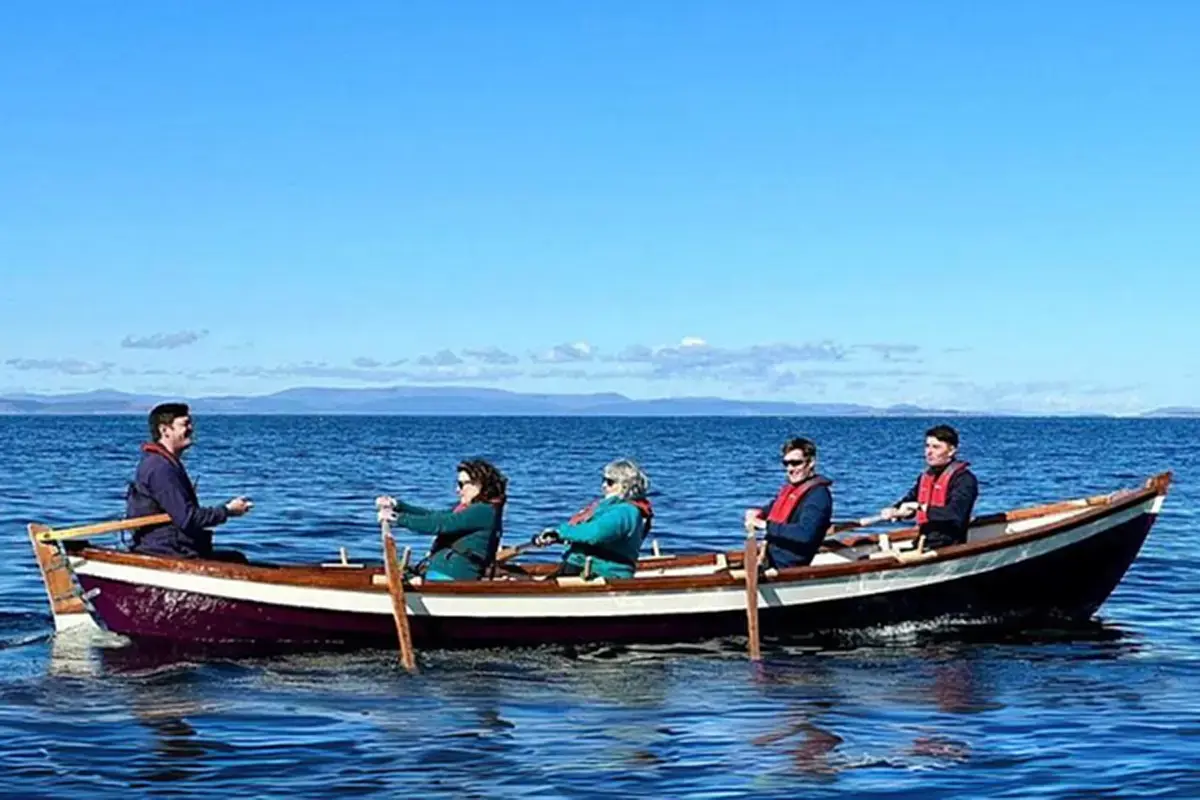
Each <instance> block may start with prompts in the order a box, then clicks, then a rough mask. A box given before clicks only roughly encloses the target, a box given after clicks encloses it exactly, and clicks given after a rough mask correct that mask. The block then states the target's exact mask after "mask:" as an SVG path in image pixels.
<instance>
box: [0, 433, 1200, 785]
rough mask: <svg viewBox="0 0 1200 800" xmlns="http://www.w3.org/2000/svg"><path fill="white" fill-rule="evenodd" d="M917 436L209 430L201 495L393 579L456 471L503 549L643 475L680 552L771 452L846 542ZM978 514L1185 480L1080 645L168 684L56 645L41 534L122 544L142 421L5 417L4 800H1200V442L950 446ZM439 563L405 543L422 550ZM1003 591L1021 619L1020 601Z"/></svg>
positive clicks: (119, 662)
mask: <svg viewBox="0 0 1200 800" xmlns="http://www.w3.org/2000/svg"><path fill="white" fill-rule="evenodd" d="M932 422H934V421H933V420H923V419H891V418H889V419H829V418H822V419H808V420H800V419H769V418H768V419H764V418H744V419H743V418H722V419H714V418H669V419H666V418H664V419H627V418H480V417H471V418H441V417H434V418H429V417H418V418H412V417H389V418H365V417H209V418H200V419H199V420H197V434H198V436H197V445H196V447H195V448H193V450H191V451H189V453H188V457H187V458H188V464H189V469H190V471H191V473H192V476H193V477H194V478H196V479H198V482H199V490H200V495H201V498H202V499H203V500H204V501H205V502H208V503H216V502H223V501H224V500H226V499H228V498H229V497H231V496H233V495H235V494H240V493H246V494H249V495H250V496H252V497H253V498H254V501H255V503H256V507H255V509H254V511H253V512H252V513H251V514H250V515H248V516H246V517H244V518H242V519H239V520H235V521H233V522H231V523H230V524H228V525H226V526H224V527H223V528H221V529H219V531H218V541H219V542H220V543H221V544H222V545H229V546H237V547H239V548H241V549H243V550H245V551H246V552H248V553H249V554H250V555H251V556H252V557H261V558H269V559H271V560H274V561H316V560H331V559H333V558H335V557H336V554H337V551H338V548H339V547H346V548H347V549H348V550H349V552H350V555H351V557H353V558H359V559H375V560H377V559H378V558H379V553H378V541H379V539H378V529H377V527H376V526H375V522H374V509H373V502H372V501H373V498H374V497H375V496H376V495H377V494H380V493H384V492H386V493H390V494H394V495H398V496H401V497H403V498H405V499H406V500H409V501H411V502H416V503H422V504H428V505H440V504H445V505H449V504H451V503H452V502H453V488H454V475H455V473H454V466H455V463H456V462H457V461H458V460H459V459H460V458H462V457H464V456H470V455H482V456H484V457H487V458H490V459H492V460H494V461H495V462H496V463H497V464H499V465H500V466H501V467H502V468H503V469H504V470H505V471H506V472H507V474H508V475H509V478H510V492H511V501H510V503H509V506H508V510H507V516H506V527H507V535H506V541H508V542H510V543H516V542H519V541H522V540H525V539H527V538H528V536H529V535H530V534H531V533H532V532H534V531H536V530H538V529H540V528H541V527H543V526H545V525H547V524H552V523H555V522H559V521H561V520H563V519H564V518H565V517H566V516H568V515H570V514H571V513H572V512H574V511H575V510H577V509H578V508H579V507H580V506H581V505H583V503H584V502H585V501H587V500H588V499H590V497H591V496H592V495H593V494H594V493H596V492H597V491H598V484H599V478H600V474H601V469H602V467H603V465H604V463H605V462H606V461H608V460H609V459H611V458H614V457H619V456H632V457H634V458H636V459H638V460H639V461H640V462H641V463H642V464H643V465H644V466H645V468H646V469H647V471H648V472H649V474H650V476H651V480H652V488H653V490H654V491H655V492H656V493H657V494H656V497H655V505H656V511H657V517H656V536H657V538H658V540H659V543H660V544H661V546H662V548H663V550H664V551H666V552H678V551H681V550H694V549H714V550H715V549H730V548H735V547H738V546H739V545H740V542H741V529H740V517H741V509H742V508H744V507H745V506H747V505H750V504H761V503H762V502H764V501H766V500H767V499H768V498H769V497H770V496H772V494H773V492H774V490H775V488H776V487H777V484H778V483H779V481H780V479H781V476H780V474H779V467H778V450H777V448H778V445H779V443H780V442H781V441H782V440H783V439H784V438H786V437H788V436H790V435H793V434H800V435H806V436H809V437H811V438H813V439H815V440H816V441H817V443H818V445H819V447H820V448H821V453H820V460H821V469H822V471H823V472H825V473H826V474H827V475H829V476H830V477H832V478H833V479H834V480H835V496H836V516H837V517H838V518H851V517H858V516H862V515H865V514H868V513H871V512H874V511H875V510H877V509H878V508H880V507H881V506H882V505H884V504H886V503H890V502H892V501H894V500H895V499H896V498H897V497H898V496H899V495H900V494H901V493H903V492H904V491H905V490H906V489H907V488H908V487H909V486H910V485H911V483H912V481H913V479H914V478H915V476H916V474H917V472H918V471H919V469H920V468H921V446H922V441H923V437H922V434H923V431H924V429H925V428H926V427H927V426H928V425H929V424H931V423H932ZM955 424H956V425H957V426H958V427H959V429H960V431H961V433H962V435H963V440H964V443H963V448H962V455H963V456H964V457H966V458H967V459H968V460H969V461H971V462H972V465H973V468H974V469H975V471H976V473H977V474H978V476H979V478H980V484H981V498H980V501H979V504H978V506H977V507H976V511H977V513H986V512H988V511H997V510H1002V509H1005V508H1009V507H1013V506H1017V505H1023V504H1031V503H1037V502H1043V501H1051V500H1057V499H1065V498H1067V497H1073V496H1080V495H1085V494H1095V493H1100V492H1106V491H1110V490H1112V489H1116V488H1120V487H1125V486H1133V485H1136V484H1138V483H1140V482H1141V481H1142V480H1143V479H1144V478H1146V477H1148V476H1149V475H1151V474H1153V473H1156V472H1158V471H1161V470H1163V469H1167V468H1170V469H1173V470H1174V471H1175V475H1176V481H1175V483H1174V485H1173V486H1172V490H1171V493H1170V495H1169V496H1168V498H1167V502H1166V505H1165V508H1164V510H1163V513H1162V515H1161V517H1160V519H1159V521H1158V522H1157V523H1156V525H1155V527H1154V530H1153V531H1152V533H1151V535H1150V538H1149V540H1148V542H1147V544H1146V546H1145V548H1144V549H1143V551H1142V554H1141V556H1140V557H1139V558H1138V560H1137V561H1136V562H1135V564H1134V565H1133V568H1132V569H1131V570H1130V572H1129V574H1128V575H1127V576H1126V577H1125V580H1124V581H1123V582H1122V583H1121V585H1120V586H1119V587H1118V588H1117V591H1116V592H1115V594H1114V595H1113V596H1112V598H1110V600H1109V601H1108V602H1107V603H1106V604H1105V605H1104V606H1103V607H1102V608H1101V610H1100V613H1099V615H1098V617H1097V619H1096V621H1095V622H1094V623H1093V624H1091V625H1084V626H1079V627H1077V628H1072V629H1070V630H1065V631H1022V632H1007V633H1003V634H1000V633H996V634H990V635H987V636H982V637H980V636H972V637H969V638H965V637H957V638H954V637H945V636H938V635H932V634H928V633H925V634H919V633H915V632H912V631H905V630H896V631H892V632H887V633H884V634H880V635H879V636H877V637H874V638H872V639H869V640H865V641H855V642H841V643H836V644H834V643H828V642H825V643H816V642H814V643H791V644H788V645H786V646H775V647H769V648H768V649H767V651H766V653H765V660H764V661H763V662H762V663H761V664H758V665H755V664H751V663H750V662H748V661H747V660H746V658H745V656H744V642H739V641H736V640H730V641H717V642H708V643H700V644H696V645H689V646H678V647H653V648H651V647H633V648H613V647H604V646H596V647H593V648H577V649H570V650H567V649H561V648H544V649H534V650H487V651H476V652H437V651H434V652H422V653H421V654H420V661H421V665H422V671H421V673H420V674H419V675H416V676H409V675H407V674H405V673H403V672H402V671H401V670H400V669H399V668H398V666H397V663H396V657H395V653H393V652H390V651H362V652H356V653H351V654H320V653H317V654H305V655H289V656H277V657H263V658H255V659H241V660H225V659H211V660H200V659H197V660H191V661H170V660H165V659H163V658H162V657H152V656H149V655H148V654H146V653H144V652H140V651H139V650H138V649H137V648H136V647H134V648H130V647H120V646H116V645H117V643H114V642H105V641H103V640H102V641H100V642H98V643H95V644H91V643H87V642H80V641H77V640H75V639H73V638H72V637H66V636H64V637H57V638H56V637H55V636H54V635H53V633H52V624H51V620H50V616H49V611H48V608H47V605H46V597H45V592H44V590H43V588H42V585H41V582H40V578H39V576H38V574H37V571H36V568H35V566H34V562H33V559H32V555H31V553H30V552H29V546H28V541H27V539H26V535H25V531H24V526H25V524H26V523H27V522H29V521H35V520H36V521H41V522H46V523H50V524H53V525H67V524H71V523H82V522H88V521H98V520H106V519H111V518H115V517H118V516H120V514H121V511H122V495H123V490H124V485H125V482H126V481H127V480H128V478H129V476H130V474H131V473H132V470H133V467H134V465H135V463H136V461H137V445H138V443H139V442H140V441H141V439H142V438H143V435H144V423H143V421H142V420H141V419H139V418H134V417H0V548H2V549H0V553H2V555H3V556H4V559H3V564H4V565H5V569H4V572H3V574H2V575H0V775H2V776H3V780H2V782H0V789H2V791H3V792H4V793H5V794H7V795H13V796H23V797H30V796H50V795H55V796H61V795H64V794H74V795H80V796H87V797H106V796H116V795H122V796H133V795H153V796H159V795H179V796H208V797H222V798H223V797H229V796H235V795H236V796H244V795H255V796H264V795H266V796H277V795H293V796H303V797H324V796H341V795H344V794H357V795H376V796H399V795H401V794H405V795H409V796H417V797H433V796H447V797H546V798H550V797H626V796H657V797H704V798H719V797H740V796H755V797H824V796H832V795H840V794H849V795H853V796H861V797H906V796H913V797H916V796H920V797H1020V798H1026V797H1096V796H1120V797H1200V766H1198V765H1197V761H1198V759H1197V756H1198V755H1200V697H1198V695H1200V625H1198V624H1197V623H1198V622H1200V619H1198V613H1197V612H1198V611H1200V591H1198V586H1200V548H1197V546H1196V537H1197V535H1200V524H1198V517H1197V509H1198V508H1200V484H1197V482H1196V476H1197V474H1198V473H1200V446H1198V445H1197V442H1198V441H1200V420H1149V419H1147V420H1115V419H998V418H980V419H962V420H958V421H957V422H956V423H955ZM407 543H408V544H412V545H413V546H414V549H418V550H420V549H421V548H422V544H423V543H422V542H421V541H419V540H418V539H416V538H415V537H414V538H412V539H410V540H408V541H407ZM1022 588H1023V587H1021V586H1013V587H1012V591H1013V592H1020V591H1022Z"/></svg>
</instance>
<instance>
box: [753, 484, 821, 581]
mask: <svg viewBox="0 0 1200 800" xmlns="http://www.w3.org/2000/svg"><path fill="white" fill-rule="evenodd" d="M770 512H771V503H767V504H766V505H765V506H763V507H762V516H763V519H766V518H767V515H768V514H769V513H770ZM832 519H833V493H832V492H830V491H829V487H828V486H814V487H813V488H812V489H809V490H808V493H807V494H805V495H804V499H803V500H801V501H800V503H799V504H798V505H797V506H796V507H795V508H794V509H792V513H791V515H790V516H789V517H788V521H787V522H786V523H781V522H768V523H767V563H768V564H769V565H770V566H772V567H775V568H776V569H783V568H784V567H803V566H805V565H807V564H810V563H812V560H813V556H815V555H816V554H817V551H818V550H820V549H821V542H823V541H824V540H825V534H826V533H827V532H828V531H829V523H830V521H831V520H832Z"/></svg>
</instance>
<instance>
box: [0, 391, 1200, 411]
mask: <svg viewBox="0 0 1200 800" xmlns="http://www.w3.org/2000/svg"><path fill="white" fill-rule="evenodd" d="M180 399H182V400H184V401H185V402H187V403H188V404H190V405H191V407H192V409H193V410H194V411H195V412H196V413H199V414H379V415H388V414H399V415H403V414H407V415H425V416H429V415H440V416H643V417H652V416H664V417H689V416H690V417H696V416H724V417H771V416H788V417H954V416H986V415H987V413H986V412H978V411H956V410H953V409H945V408H923V407H921V406H914V405H893V406H887V407H882V408H881V407H876V406H866V405H858V404H855V403H788V402H780V401H769V400H728V399H724V398H720V397H669V398H659V399H653V400H635V399H632V398H629V397H625V396H624V395H620V394H615V393H611V392H610V393H601V394H530V393H521V392H509V391H505V390H503V389H479V388H470V387H457V386H455V387H447V386H433V387H430V386H395V387H389V388H368V389H322V388H299V389H287V390H285V391H282V392H276V393H275V394H268V395H257V396H240V395H228V396H219V397H196V398H179V397H173V396H172V397H167V396H160V395H144V394H127V393H125V392H117V391H112V390H109V389H101V390H98V391H94V392H82V393H77V394H59V395H38V394H14V395H4V396H0V414H145V413H146V412H147V411H148V410H149V409H150V408H151V407H153V406H154V405H155V404H156V403H160V402H164V401H167V400H180ZM1140 416H1143V417H1200V408H1195V407H1187V406H1167V407H1163V408H1157V409H1154V410H1153V411H1147V412H1145V413H1143V414H1141V415H1140Z"/></svg>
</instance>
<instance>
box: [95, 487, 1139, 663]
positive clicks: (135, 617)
mask: <svg viewBox="0 0 1200 800" xmlns="http://www.w3.org/2000/svg"><path fill="white" fill-rule="evenodd" d="M1160 504H1161V499H1159V500H1158V501H1157V502H1152V501H1151V500H1146V501H1145V502H1142V503H1138V504H1135V505H1133V506H1131V507H1129V508H1127V509H1125V510H1124V511H1122V512H1120V513H1113V514H1110V515H1108V516H1105V517H1102V518H1099V519H1093V520H1091V521H1080V522H1079V523H1078V524H1074V525H1066V526H1061V530H1058V531H1056V532H1055V533H1053V534H1052V535H1048V536H1043V537H1040V538H1037V539H1034V540H1031V541H1029V542H1022V543H1018V544H1013V545H1006V546H1004V547H993V548H990V549H985V550H983V551H982V552H977V553H972V554H967V555H962V556H959V557H953V558H950V557H947V558H937V557H936V556H934V557H932V558H931V559H930V560H929V561H928V562H927V563H921V562H916V563H907V564H903V565H899V566H894V567H893V568H890V569H882V570H881V569H878V568H875V567H874V566H873V565H872V564H871V563H868V562H860V565H859V567H858V569H860V571H859V572H857V573H853V574H848V575H841V576H837V577H833V578H828V579H823V578H816V577H808V576H802V577H801V578H798V579H796V580H777V581H771V580H764V581H763V582H762V583H760V587H759V588H760V596H759V617H760V625H761V628H762V632H763V634H764V636H767V637H773V638H775V637H777V638H787V637H790V636H803V635H806V634H813V633H820V632H829V631H847V630H859V629H871V628H879V627H884V626H896V625H905V624H909V623H918V624H919V623H938V622H945V623H948V624H972V625H979V624H991V625H1024V624H1039V623H1042V622H1046V621H1053V620H1082V619H1087V618H1089V617H1091V616H1092V615H1093V614H1094V613H1095V612H1096V610H1097V609H1098V608H1099V607H1100V605H1101V604H1102V603H1103V602H1104V601H1105V599H1106V598H1107V597H1108V596H1109V595H1110V593H1111V592H1112V591H1113V589H1114V588H1115V587H1116V586H1117V584H1118V583H1119V581H1120V580H1121V578H1122V577H1123V575H1124V574H1125V572H1126V570H1127V569H1128V567H1129V566H1130V564H1131V563H1132V562H1133V560H1134V558H1135V557H1136V556H1137V554H1138V552H1139V550H1140V548H1141V546H1142V544H1143V542H1144V541H1145V539H1146V536H1147V534H1148V532H1149V530H1150V528H1151V525H1152V524H1153V522H1154V519H1155V518H1156V513H1157V510H1158V506H1159V505H1160ZM135 572H136V570H133V571H131V570H128V569H126V570H125V571H124V572H122V571H121V569H118V568H116V567H112V566H111V565H110V566H109V567H108V568H105V569H100V568H98V567H95V566H91V568H89V564H88V563H87V562H86V561H85V562H84V563H83V564H81V565H80V566H79V567H78V568H77V569H76V576H77V579H78V580H79V582H80V584H81V586H82V588H83V589H84V592H85V597H87V598H89V602H90V606H91V610H92V613H93V614H94V616H95V617H96V618H97V620H98V621H99V622H100V623H101V624H102V625H103V626H104V627H105V628H107V629H109V630H111V631H114V632H116V633H120V634H123V635H126V636H129V637H133V638H135V639H141V640H152V641H156V642H160V643H162V642H179V643H182V642H191V643H208V644H239V645H256V646H261V647H285V648H292V647H320V646H337V645H342V646H385V647H392V646H395V644H396V629H395V625H394V623H393V620H392V617H391V615H390V604H389V598H388V596H387V594H386V592H379V591H370V592H368V591H360V592H342V593H327V594H326V595H320V596H315V599H314V597H310V596H309V595H305V594H303V593H298V591H297V590H296V589H294V588H291V587H287V586H272V587H263V586H258V585H256V586H254V587H252V588H254V590H255V592H254V593H249V592H247V591H245V590H246V589H247V588H248V587H245V586H240V585H238V584H239V583H241V584H245V583H247V582H246V581H240V582H239V581H236V580H232V579H231V580H227V581H224V582H223V583H220V582H218V583H214V581H217V580H218V579H211V578H209V579H204V580H207V581H208V583H203V582H202V581H200V580H198V579H195V578H192V577H190V576H188V575H183V576H182V577H180V576H179V575H178V574H176V576H175V577H173V578H172V580H171V581H165V580H164V581H160V582H159V583H160V584H162V585H152V581H149V580H144V579H142V578H139V577H138V576H137V575H135V574H134V573H135ZM140 574H141V575H142V576H143V578H144V576H145V571H143V572H142V573H140ZM519 600H520V602H518V600H514V599H513V598H511V597H507V596H504V595H495V596H489V595H486V594H478V593H477V594H475V595H473V596H470V597H465V598H464V597H458V598H455V597H449V596H439V595H436V594H433V593H428V594H426V595H424V596H423V595H422V594H420V593H415V592H409V602H410V625H411V630H412V636H413V639H414V643H415V644H416V646H417V647H418V648H443V647H445V648H458V647H481V646H496V645H501V646H510V645H547V644H558V645H570V644H583V643H596V642H613V643H634V642H646V643H650V642H683V641H694V640H702V639H709V638H714V637H724V636H731V635H744V634H745V629H746V628H745V626H746V612H745V605H744V602H745V589H744V587H742V586H740V585H737V584H736V583H732V584H730V585H725V586H715V587H714V586H708V587H701V588H696V589H692V590H687V591H672V592H653V591H626V592H621V591H611V592H606V593H602V594H599V595H596V594H595V593H593V594H591V595H587V596H582V597H578V598H574V599H573V596H558V595H545V596H543V597H541V598H538V597H533V598H532V603H533V605H531V598H524V599H519ZM539 603H540V606H539V605H538V604H539ZM506 608H511V609H512V611H511V613H506Z"/></svg>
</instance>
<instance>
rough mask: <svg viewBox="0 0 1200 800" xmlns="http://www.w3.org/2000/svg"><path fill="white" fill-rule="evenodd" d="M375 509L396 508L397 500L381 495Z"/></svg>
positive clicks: (377, 498)
mask: <svg viewBox="0 0 1200 800" xmlns="http://www.w3.org/2000/svg"><path fill="white" fill-rule="evenodd" d="M375 507H376V508H380V509H383V508H395V507H396V498H394V497H388V496H387V495H380V496H379V497H376V498H375Z"/></svg>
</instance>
